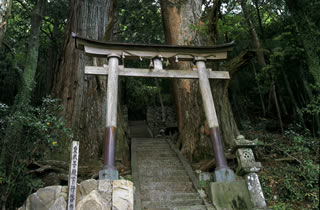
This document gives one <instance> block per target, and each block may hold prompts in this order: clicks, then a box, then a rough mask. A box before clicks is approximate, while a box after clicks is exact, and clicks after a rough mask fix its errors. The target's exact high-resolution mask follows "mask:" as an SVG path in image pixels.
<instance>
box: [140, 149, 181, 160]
mask: <svg viewBox="0 0 320 210" xmlns="http://www.w3.org/2000/svg"><path fill="white" fill-rule="evenodd" d="M136 156H137V157H150V158H149V159H152V158H153V157H154V158H157V157H166V156H168V157H177V155H176V154H175V153H174V152H172V151H161V152H145V151H141V152H137V153H136Z"/></svg>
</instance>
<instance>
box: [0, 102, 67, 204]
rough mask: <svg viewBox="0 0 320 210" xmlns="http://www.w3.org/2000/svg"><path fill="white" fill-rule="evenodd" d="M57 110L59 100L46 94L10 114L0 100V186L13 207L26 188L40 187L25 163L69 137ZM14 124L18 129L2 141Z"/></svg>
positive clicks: (49, 150) (23, 196) (23, 197)
mask: <svg viewBox="0 0 320 210" xmlns="http://www.w3.org/2000/svg"><path fill="white" fill-rule="evenodd" d="M61 110H62V106H61V105H59V101H58V100H56V99H52V98H50V97H49V98H44V99H43V100H42V104H41V106H39V107H32V106H26V107H24V109H23V111H19V112H14V114H11V110H10V108H9V107H8V106H7V105H5V104H0V115H1V116H0V117H1V121H0V131H1V132H0V144H1V148H5V150H3V151H2V154H1V155H2V157H4V159H3V162H1V163H0V165H1V167H0V189H1V191H2V192H3V196H4V198H5V199H6V200H7V203H14V205H15V207H17V206H19V205H21V202H23V200H24V199H25V197H26V195H27V194H28V193H29V192H30V191H32V190H33V189H37V188H39V187H41V186H42V183H41V181H40V180H38V179H35V178H34V177H33V176H32V175H31V174H30V173H28V171H29V169H28V165H29V164H30V163H32V162H33V161H39V160H41V159H43V158H44V157H46V156H48V154H49V153H53V152H54V153H57V152H59V151H60V149H62V147H61V146H60V145H61V144H62V145H63V142H68V141H70V140H71V138H72V133H71V131H70V130H69V129H67V128H65V121H64V119H63V118H62V117H60V116H59V115H58V113H59V112H60V111H61ZM17 125H19V127H22V133H21V134H19V133H16V134H14V136H11V137H12V138H10V141H9V142H4V138H5V135H6V133H5V132H6V131H10V127H15V126H17ZM2 202H4V201H2ZM12 208H13V206H12Z"/></svg>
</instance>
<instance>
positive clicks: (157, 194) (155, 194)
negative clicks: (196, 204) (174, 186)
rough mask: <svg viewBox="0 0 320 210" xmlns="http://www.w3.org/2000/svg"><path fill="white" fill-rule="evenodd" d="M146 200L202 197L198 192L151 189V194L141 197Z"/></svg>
mask: <svg viewBox="0 0 320 210" xmlns="http://www.w3.org/2000/svg"><path fill="white" fill-rule="evenodd" d="M141 199H142V200H144V201H170V200H181V199H184V200H186V199H200V196H199V194H198V193H196V192H194V193H191V192H190V193H173V192H163V191H159V190H153V191H150V192H149V194H144V195H143V196H142V197H141Z"/></svg>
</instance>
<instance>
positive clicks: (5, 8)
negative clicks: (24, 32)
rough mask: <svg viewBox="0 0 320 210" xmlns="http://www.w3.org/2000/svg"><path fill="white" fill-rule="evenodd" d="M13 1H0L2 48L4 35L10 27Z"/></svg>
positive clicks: (0, 37)
mask: <svg viewBox="0 0 320 210" xmlns="http://www.w3.org/2000/svg"><path fill="white" fill-rule="evenodd" d="M11 6H12V0H0V48H1V46H2V41H3V38H4V34H5V33H6V30H7V27H8V19H9V16H10V12H11Z"/></svg>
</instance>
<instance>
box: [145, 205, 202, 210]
mask: <svg viewBox="0 0 320 210" xmlns="http://www.w3.org/2000/svg"><path fill="white" fill-rule="evenodd" d="M143 209H145V210H207V207H206V206H205V205H196V206H180V207H173V208H161V207H159V208H158V207H150V208H143Z"/></svg>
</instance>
